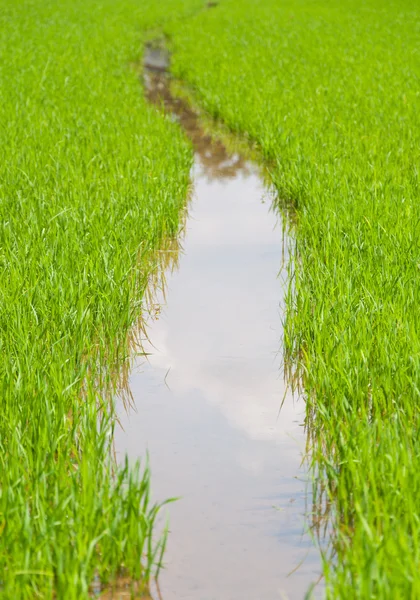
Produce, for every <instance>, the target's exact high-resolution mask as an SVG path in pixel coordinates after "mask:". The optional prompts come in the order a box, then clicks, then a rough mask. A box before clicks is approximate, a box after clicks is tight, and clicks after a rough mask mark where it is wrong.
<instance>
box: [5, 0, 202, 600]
mask: <svg viewBox="0 0 420 600" xmlns="http://www.w3.org/2000/svg"><path fill="white" fill-rule="evenodd" d="M197 4H198V3H197V2H193V1H191V2H184V3H182V2H179V1H176V2H175V1H173V0H165V2H163V3H161V4H160V5H159V6H156V5H155V4H154V3H147V2H146V3H141V2H140V3H138V2H134V1H132V0H123V1H121V2H117V3H115V2H111V1H110V0H105V1H104V2H102V3H100V4H98V3H95V2H91V1H90V0H88V1H87V2H86V1H83V2H82V1H81V0H73V1H70V0H63V1H57V0H46V1H43V2H39V1H38V0H18V1H17V2H13V3H10V2H2V6H1V11H0V31H1V38H0V82H1V84H0V115H1V127H0V146H1V155H2V158H1V161H0V277H1V286H0V332H1V334H0V351H1V361H0V387H1V394H2V407H1V418H0V595H1V597H4V598H13V599H19V598H31V599H33V598H38V597H39V598H66V599H67V598H68V599H72V598H74V599H77V600H79V599H80V598H86V597H88V596H89V595H90V586H91V584H92V583H93V582H94V581H98V580H99V581H100V583H101V585H102V586H106V585H107V584H108V583H112V582H113V580H115V579H116V578H118V577H119V576H120V575H121V574H124V575H125V576H127V575H128V577H129V578H131V579H134V580H141V581H142V582H143V583H146V584H147V581H148V580H149V578H150V577H151V576H152V575H154V574H155V571H156V568H159V564H160V560H161V552H162V550H163V548H164V544H165V537H163V538H161V539H154V537H153V526H154V522H155V520H156V517H157V513H158V510H159V506H157V505H152V504H151V501H150V473H149V469H148V466H147V464H146V463H145V464H144V465H142V468H140V467H139V466H138V465H137V466H133V467H129V466H128V464H127V463H125V464H123V465H122V466H120V467H117V466H116V465H115V464H114V461H113V460H112V457H111V453H110V449H111V445H112V431H113V427H114V415H113V403H112V396H113V393H114V392H115V390H116V388H117V387H118V380H117V379H116V374H117V373H118V372H119V371H120V369H121V367H122V366H123V365H124V362H125V361H126V358H127V357H128V356H129V355H130V352H131V351H132V348H131V347H130V339H131V338H132V335H131V333H130V332H131V331H132V328H133V327H134V326H135V324H136V322H137V320H138V318H139V316H140V312H141V305H142V299H143V295H144V293H145V290H146V287H147V285H148V281H149V280H150V278H151V277H152V276H153V273H154V272H155V270H156V268H157V265H158V261H159V259H158V253H157V251H158V250H159V248H160V247H162V246H164V245H165V244H167V243H168V240H169V239H170V238H173V237H174V236H176V234H177V232H178V229H179V226H180V223H181V221H180V220H181V218H182V214H183V208H184V204H185V199H186V195H187V190H188V185H189V169H190V166H191V150H190V147H189V144H188V143H187V142H186V140H185V138H184V137H183V135H182V133H181V132H180V130H179V128H178V127H177V126H176V125H175V124H173V123H172V122H171V121H170V119H168V118H164V117H163V116H162V115H159V114H158V113H157V112H156V111H155V110H154V109H152V108H150V107H148V105H147V103H146V102H145V100H144V98H143V95H142V91H141V85H140V82H139V80H138V74H137V73H136V72H135V70H134V69H133V68H132V66H131V65H132V64H133V63H134V62H137V61H138V60H139V59H140V56H141V44H142V39H144V36H145V32H146V30H149V29H150V28H152V27H155V26H156V27H157V26H159V25H160V24H161V23H162V22H163V21H165V20H167V19H171V18H172V19H173V18H178V17H182V16H183V15H188V14H190V13H191V10H192V9H193V7H194V5H197ZM200 5H201V3H200Z"/></svg>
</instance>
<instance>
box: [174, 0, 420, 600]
mask: <svg viewBox="0 0 420 600" xmlns="http://www.w3.org/2000/svg"><path fill="white" fill-rule="evenodd" d="M419 17H420V14H419V5H418V3H417V2H414V1H412V0H399V1H398V2H397V1H395V0H390V1H389V2H386V3H383V2H379V1H378V0H364V1H362V0H340V2H338V1H337V0H282V1H281V2H279V1H277V0H265V1H264V2H257V1H256V0H243V1H242V2H241V3H238V2H236V1H234V0H222V1H221V2H220V3H219V5H218V6H217V7H215V8H213V9H212V10H209V11H206V12H201V13H200V14H197V15H196V16H194V17H192V18H190V19H188V20H184V21H180V22H177V23H172V24H169V25H167V26H165V27H164V29H165V32H166V34H167V35H168V36H169V37H170V39H171V45H172V49H173V63H172V68H173V71H174V73H175V75H176V77H178V78H179V79H181V80H184V81H186V82H187V83H188V85H189V87H190V90H191V92H192V93H193V94H194V97H195V100H196V101H197V102H198V103H199V104H200V105H201V106H202V107H203V108H204V109H205V110H207V112H208V113H209V114H210V115H211V116H212V117H214V118H216V119H220V120H221V121H223V123H224V124H225V125H226V126H228V127H229V128H230V129H231V130H233V131H235V132H239V133H241V134H242V136H245V137H247V138H248V139H249V140H250V141H251V142H252V143H253V144H256V145H257V146H258V148H259V150H260V152H261V153H262V154H263V156H264V159H265V161H266V163H267V165H268V167H269V169H270V172H271V177H272V180H273V182H274V184H275V185H276V187H277V189H278V193H279V201H281V202H284V203H289V204H292V205H293V207H294V209H295V217H296V218H295V221H294V222H295V224H296V226H295V240H296V241H295V256H294V261H293V264H292V265H291V285H290V290H289V295H288V313H287V318H286V324H285V341H286V350H287V352H288V356H289V359H290V360H291V361H293V363H294V365H295V367H296V370H297V373H296V376H297V377H298V378H299V380H300V381H301V382H302V384H303V386H304V389H305V394H306V403H307V426H308V435H309V440H310V443H311V457H312V462H313V473H314V477H315V478H316V480H315V493H316V494H317V495H318V496H317V499H318V500H319V501H321V500H322V498H321V496H320V494H321V491H322V490H325V494H326V497H327V502H328V504H329V506H330V512H329V515H330V520H331V522H330V530H331V532H332V539H331V545H332V546H331V548H332V551H333V557H331V556H330V555H329V554H325V561H324V574H325V578H326V583H327V596H328V597H330V598H346V599H348V598H381V599H382V598H393V599H394V598H417V597H418V596H419V595H420V568H419V567H420V512H419V507H420V475H419V473H418V468H417V466H418V464H419V458H420V437H419V425H420V423H419V421H420V419H419V416H420V415H419V406H420V397H419V396H420V393H419V389H420V364H419V363H420V358H419V357H420V339H419V326H420V322H419V321H420V319H419V314H420V313H419V310H418V305H419V290H420V286H419V275H420V272H419V268H420V241H419V240H420V237H419V223H420V221H419V217H418V203H419V158H420V156H419V155H420V128H419V127H418V115H419V113H420V92H419V79H420V59H419V47H420V28H419V22H420V19H419Z"/></svg>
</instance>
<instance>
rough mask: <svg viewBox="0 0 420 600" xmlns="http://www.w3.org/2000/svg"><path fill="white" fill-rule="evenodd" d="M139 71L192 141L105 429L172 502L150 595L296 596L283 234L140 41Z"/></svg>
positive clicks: (205, 598)
mask: <svg viewBox="0 0 420 600" xmlns="http://www.w3.org/2000/svg"><path fill="white" fill-rule="evenodd" d="M146 67H148V69H147V74H146V86H147V93H148V96H149V99H150V101H151V102H153V103H155V104H157V105H159V106H160V108H164V109H165V110H166V111H167V112H168V113H169V114H171V115H172V117H173V118H174V119H176V120H178V121H179V123H180V124H181V125H182V127H183V128H184V130H185V131H186V133H187V135H188V136H189V137H190V139H191V141H192V143H193V145H194V149H195V163H194V168H193V171H192V181H193V185H194V191H193V195H192V199H191V202H190V205H189V209H188V212H189V215H188V219H187V223H186V228H185V232H184V236H183V237H182V240H181V243H182V250H179V254H178V255H174V256H173V264H172V268H171V267H167V269H166V273H164V279H165V280H166V281H165V283H164V285H163V288H164V289H161V290H160V291H156V292H155V297H154V300H153V302H152V303H151V302H149V307H148V314H147V317H146V329H147V337H148V339H144V350H145V351H146V352H147V353H148V354H149V356H148V359H147V360H145V359H144V357H139V358H137V359H136V361H135V364H134V365H133V369H132V372H131V376H130V381H129V385H130V392H131V398H132V404H133V407H132V408H131V409H130V410H128V411H126V409H125V408H124V407H123V403H122V402H121V407H120V413H119V419H120V422H121V425H122V428H121V429H119V430H118V431H117V432H116V439H115V442H116V451H117V456H121V457H122V456H124V454H125V453H126V452H127V453H128V455H129V457H130V458H131V459H133V460H134V459H136V458H143V457H144V456H145V454H146V451H148V452H149V453H150V462H151V467H152V483H153V488H154V497H155V499H157V500H164V499H165V498H168V497H173V496H177V497H179V498H180V499H179V500H178V501H177V502H175V503H174V504H171V505H170V507H169V510H168V512H169V517H170V534H169V538H168V545H167V551H166V554H165V569H164V570H163V571H162V573H161V576H160V580H159V587H160V592H159V594H158V592H157V591H156V590H154V591H153V590H152V596H153V597H154V598H158V597H160V594H161V597H162V598H163V600H175V599H177V600H181V599H182V600H260V599H261V598H267V599H269V600H275V599H276V598H279V599H284V598H289V599H300V598H304V597H305V593H306V592H307V590H308V588H309V587H310V586H311V584H313V583H315V582H317V581H319V575H320V572H321V565H320V558H319V552H318V550H317V549H316V548H315V546H314V544H313V541H312V537H311V535H314V533H315V532H313V531H312V532H311V531H309V530H308V529H309V525H310V522H311V518H310V516H309V515H310V513H311V511H312V507H311V495H310V484H308V477H307V469H306V466H305V462H304V461H303V457H304V454H305V449H306V434H305V430H304V426H303V423H304V412H305V406H304V402H303V400H302V399H301V398H299V397H297V396H296V395H295V396H294V395H293V394H292V392H291V391H290V389H288V387H287V385H286V384H285V382H284V378H283V375H282V353H281V348H282V318H283V316H284V295H285V292H286V287H287V259H288V243H287V239H286V240H285V239H284V236H283V235H282V227H281V222H280V221H279V216H278V215H277V213H276V211H275V210H274V209H273V197H272V194H271V192H270V191H269V190H267V188H266V187H265V186H264V183H263V180H262V177H261V174H260V171H259V169H258V167H257V166H255V165H254V164H252V163H250V162H248V161H247V160H245V159H244V158H243V157H241V156H239V155H237V154H233V155H232V154H229V153H228V152H227V150H226V148H225V147H224V145H223V144H222V143H221V142H220V141H219V142H217V141H214V140H212V139H211V137H210V136H208V135H206V134H204V133H203V131H202V129H201V128H200V126H199V122H198V119H197V115H196V114H195V112H194V111H193V110H192V109H190V108H189V107H188V106H187V105H186V104H185V102H183V101H181V100H179V99H174V98H173V97H172V96H171V94H170V91H169V85H168V78H167V76H166V75H165V70H166V68H167V58H166V56H165V55H164V54H161V53H160V52H159V51H149V52H148V53H147V55H146ZM166 263H167V261H166ZM174 265H176V266H177V268H174ZM283 399H284V402H283V404H282V401H283ZM125 405H126V403H125ZM305 515H306V517H305ZM313 597H322V582H321V583H318V585H317V586H316V588H315V590H314V592H313Z"/></svg>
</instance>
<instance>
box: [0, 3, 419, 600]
mask: <svg viewBox="0 0 420 600" xmlns="http://www.w3.org/2000/svg"><path fill="white" fill-rule="evenodd" d="M211 4H212V6H206V4H205V3H203V2H202V1H201V0H164V1H162V2H161V3H152V2H150V1H149V0H147V1H146V2H141V1H139V2H136V1H135V0H120V1H119V2H111V1H110V0H104V1H103V2H102V3H100V4H97V3H94V2H92V1H91V0H86V1H85V2H81V0H62V1H61V2H58V1H56V0H45V1H44V2H40V1H39V0H19V1H18V2H15V3H9V2H5V1H4V0H2V6H1V11H0V31H1V37H0V81H1V85H0V114H1V133H0V141H1V149H2V160H1V161H0V214H1V218H0V270H1V286H0V331H1V335H0V347H1V353H2V360H1V363H0V382H1V388H2V417H1V419H0V449H1V452H0V481H1V484H0V595H1V596H2V597H4V598H22V599H25V598H28V599H29V598H37V597H39V598H66V599H67V598H68V599H73V598H74V599H80V598H88V597H90V596H91V595H92V589H93V588H92V585H93V583H94V582H95V581H100V582H101V585H102V586H103V587H106V586H107V585H108V584H110V583H112V582H113V581H115V580H116V579H117V578H118V577H119V576H121V575H124V577H128V578H129V579H130V580H133V581H141V582H142V583H143V584H145V585H147V583H148V581H149V579H150V578H151V577H153V576H154V575H155V574H156V571H157V570H158V568H159V565H160V562H161V558H162V552H163V551H164V546H165V537H162V538H156V537H153V536H152V533H153V526H154V523H155V520H156V517H157V514H158V512H159V506H158V505H156V504H153V503H152V501H151V499H150V472H149V469H148V466H147V463H146V460H144V461H143V463H142V464H141V465H140V466H139V465H137V466H133V465H130V464H129V463H128V461H127V462H126V463H125V464H124V465H123V466H120V467H119V466H117V465H116V464H115V462H114V460H113V457H112V452H111V447H112V436H113V430H114V427H115V418H114V413H113V397H114V396H115V392H116V391H117V390H118V388H119V386H120V385H121V377H122V375H121V374H123V373H124V365H126V364H127V358H128V357H129V356H130V353H131V352H132V351H133V344H134V343H135V339H133V333H132V332H133V327H134V326H135V324H136V323H137V321H138V319H139V317H140V314H141V305H142V298H143V296H144V294H145V292H146V289H147V285H148V282H149V280H150V278H151V277H152V276H153V273H154V272H155V270H156V268H157V264H158V263H159V249H161V248H162V247H164V246H165V244H167V243H168V240H170V239H171V238H174V237H175V236H176V235H177V233H178V232H179V228H180V226H181V222H182V215H183V212H184V208H185V203H186V198H187V193H188V186H189V170H190V167H191V164H192V151H191V147H190V144H189V142H188V141H187V140H186V137H185V136H184V134H183V132H182V130H181V128H180V127H179V126H178V125H177V124H176V123H174V122H172V121H171V119H170V118H166V117H164V116H163V115H162V114H161V113H159V112H158V111H156V110H155V109H153V108H152V107H150V106H149V105H148V104H147V101H146V99H145V97H144V94H143V91H142V87H141V83H140V82H139V79H138V68H137V67H136V68H134V66H135V65H138V64H139V61H140V59H141V54H142V48H143V44H144V42H145V41H146V40H149V39H151V38H153V37H156V36H161V35H163V34H164V35H165V36H166V39H167V43H168V46H169V47H170V49H171V51H172V63H171V69H172V72H173V73H174V75H175V76H176V78H177V79H179V80H180V81H182V82H183V85H184V86H185V87H186V88H187V90H188V93H189V94H190V96H191V97H192V98H193V99H194V102H195V103H197V104H198V105H199V106H200V107H201V108H202V109H203V110H204V111H205V112H206V113H207V114H208V115H209V116H210V117H212V118H215V119H216V120H218V121H219V122H220V123H222V124H223V126H224V127H226V128H228V129H229V130H232V131H233V132H235V133H237V134H240V135H241V136H242V138H243V139H244V140H245V141H247V142H248V143H249V144H250V145H252V146H253V147H256V148H257V150H258V152H259V154H260V155H261V156H262V158H263V160H264V162H265V164H266V166H267V168H268V170H269V174H270V177H271V179H272V182H273V184H274V185H275V187H276V189H277V191H278V198H279V207H280V208H282V209H284V210H285V213H286V214H287V213H288V212H289V213H290V210H293V220H291V221H290V227H292V228H293V235H294V238H295V240H296V243H295V248H294V260H293V263H292V264H291V265H290V286H289V293H288V299H287V300H288V302H287V304H288V309H287V314H286V315H285V344H286V351H287V356H288V364H287V368H288V370H290V371H291V373H292V374H291V376H292V379H293V381H294V382H295V383H296V384H297V385H299V386H301V388H302V389H303V390H304V394H305V399H306V428H307V435H308V456H309V458H310V460H311V469H312V474H313V486H314V498H315V501H314V505H313V513H312V514H311V515H310V516H309V521H310V522H312V524H313V532H314V537H315V541H316V536H317V534H319V533H320V532H321V530H322V528H323V527H327V528H328V531H330V532H331V540H330V543H329V545H328V549H327V550H326V551H324V550H322V551H323V552H324V555H323V570H324V577H325V582H326V595H327V597H328V598H346V599H347V598H361V599H363V598H378V599H387V598H393V599H394V598H395V599H398V598H404V599H405V598H417V597H418V596H419V595H420V514H419V506H420V475H419V472H418V464H419V459H420V438H419V433H418V430H419V421H420V414H419V408H418V406H419V400H420V398H419V396H420V392H419V389H420V340H419V334H418V331H419V310H418V301H419V268H420V242H419V234H418V228H419V222H420V221H419V218H418V210H417V204H418V200H419V154H420V129H419V127H418V114H419V112H420V91H419V76H420V56H419V47H420V45H419V43H420V26H419V23H420V19H419V17H420V14H419V12H420V10H419V6H418V3H417V2H414V1H413V0H399V1H398V2H397V1H395V0H389V1H388V2H386V3H382V2H379V0H365V1H363V2H362V1H361V0H341V2H338V1H337V0H264V2H257V1H256V0H241V2H240V3H238V2H234V1H233V0H220V3H218V4H216V3H211ZM213 4H216V5H214V6H213ZM280 402H281V399H279V403H280ZM145 458H146V457H145ZM152 479H153V475H152Z"/></svg>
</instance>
